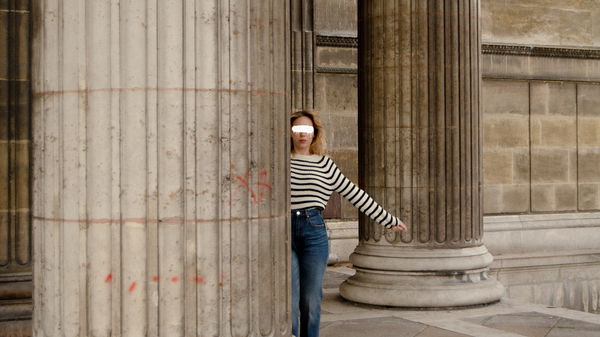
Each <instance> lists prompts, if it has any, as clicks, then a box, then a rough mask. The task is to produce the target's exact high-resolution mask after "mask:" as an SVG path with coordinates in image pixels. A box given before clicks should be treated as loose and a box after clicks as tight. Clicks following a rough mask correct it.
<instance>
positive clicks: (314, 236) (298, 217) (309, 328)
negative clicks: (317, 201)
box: [292, 208, 329, 337]
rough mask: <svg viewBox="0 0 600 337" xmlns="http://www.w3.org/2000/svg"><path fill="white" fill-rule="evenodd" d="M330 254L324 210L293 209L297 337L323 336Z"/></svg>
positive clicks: (293, 267)
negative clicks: (323, 311)
mask: <svg viewBox="0 0 600 337" xmlns="http://www.w3.org/2000/svg"><path fill="white" fill-rule="evenodd" d="M328 256H329V247H328V242H327V230H326V228H325V222H324V221H323V217H322V216H321V212H320V209H318V208H311V209H306V210H299V211H298V210H293V211H292V333H293V334H294V336H296V337H318V336H319V324H320V322H321V300H322V299H323V290H322V287H323V275H324V274H325V268H326V267H327V258H328ZM298 321H299V322H298ZM298 328H300V335H299V334H298Z"/></svg>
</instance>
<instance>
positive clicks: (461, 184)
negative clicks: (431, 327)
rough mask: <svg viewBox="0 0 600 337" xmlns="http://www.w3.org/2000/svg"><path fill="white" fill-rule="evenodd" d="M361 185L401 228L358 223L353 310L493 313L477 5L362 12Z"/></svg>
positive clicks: (377, 2)
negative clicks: (475, 308)
mask: <svg viewBox="0 0 600 337" xmlns="http://www.w3.org/2000/svg"><path fill="white" fill-rule="evenodd" d="M358 13H359V45H360V51H359V69H360V72H359V77H360V78H359V83H360V84H359V85H360V87H359V137H360V141H359V144H360V149H359V157H360V165H359V173H360V178H359V179H360V183H361V184H362V186H363V187H364V188H365V189H366V190H367V191H368V192H369V193H370V194H371V195H373V196H374V197H375V199H376V200H381V201H383V204H384V205H385V207H386V208H388V209H390V210H392V212H393V213H395V214H397V215H398V216H400V217H401V218H402V219H403V220H404V221H405V222H406V224H407V225H408V230H407V231H406V232H403V233H395V232H391V231H388V232H384V231H383V230H382V227H381V226H380V225H378V224H376V223H373V221H371V220H370V219H368V218H366V217H364V216H361V218H360V243H359V245H358V247H357V248H356V250H355V252H354V253H353V254H352V256H351V261H352V263H353V265H354V267H355V268H356V275H355V276H353V277H351V278H350V279H348V280H347V281H346V282H345V283H344V284H342V286H341V289H340V293H341V295H342V296H343V297H344V298H346V299H349V300H352V301H357V302H362V303H370V304H378V305H392V306H406V307H448V306H461V305H474V304H482V303H489V302H493V301H496V300H498V299H499V298H500V297H501V296H502V292H503V290H502V287H501V285H500V284H499V283H498V282H497V281H495V280H493V279H490V278H489V277H488V276H487V267H488V266H489V264H490V263H491V262H492V256H491V255H490V254H489V253H488V251H487V249H486V248H485V246H484V245H483V242H482V234H483V230H482V213H481V198H480V195H481V156H480V153H481V150H480V118H479V1H478V0H435V1H425V0H411V1H385V0H374V1H359V11H358Z"/></svg>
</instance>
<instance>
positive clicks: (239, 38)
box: [32, 1, 292, 337]
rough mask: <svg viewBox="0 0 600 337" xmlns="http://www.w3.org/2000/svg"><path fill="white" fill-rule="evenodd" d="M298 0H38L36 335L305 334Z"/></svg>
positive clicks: (35, 69)
mask: <svg viewBox="0 0 600 337" xmlns="http://www.w3.org/2000/svg"><path fill="white" fill-rule="evenodd" d="M288 5H289V2H282V1H251V2H248V1H229V2H227V5H226V6H220V5H215V3H212V2H206V1H200V2H196V3H192V2H185V1H158V2H154V3H146V2H142V1H124V2H120V3H119V4H118V6H116V4H114V3H111V2H109V1H93V2H88V3H85V6H84V7H81V6H83V4H82V3H78V4H75V3H73V4H69V5H68V6H67V5H64V6H62V5H59V4H58V3H57V2H56V1H42V2H40V3H39V4H38V6H39V7H38V8H39V11H36V15H37V16H36V19H37V20H38V21H36V22H37V23H38V24H36V25H35V26H36V27H37V29H39V31H37V32H36V34H35V39H34V41H33V42H32V43H33V50H35V51H36V54H35V56H34V59H33V73H34V76H33V79H34V95H33V98H34V101H33V103H34V104H33V105H34V106H33V114H34V119H33V121H34V132H33V135H34V142H33V144H34V156H33V157H34V161H33V162H34V165H35V166H34V168H33V171H34V172H35V174H34V175H33V176H34V187H33V191H34V196H35V200H34V203H33V205H34V210H33V219H34V220H33V223H34V235H35V240H34V244H35V246H34V256H35V260H36V262H38V263H36V264H35V265H34V268H35V270H34V277H35V280H34V282H35V283H34V284H35V289H34V290H35V292H34V303H35V305H34V322H33V326H34V331H33V332H34V335H35V336H39V337H48V336H79V337H85V336H169V337H183V336H199V335H203V336H224V337H226V336H290V335H291V332H290V325H291V324H290V323H291V319H290V311H291V305H290V295H289V294H290V292H291V290H290V282H289V273H288V272H289V270H290V265H289V262H290V260H291V259H290V247H289V240H288V238H289V237H290V235H289V234H290V214H289V207H290V200H289V186H290V185H289V140H288V139H289V138H288V137H289V119H288V117H289V116H288V113H289V111H290V110H291V107H292V104H291V101H290V98H291V97H290V95H289V93H290V92H291V90H290V73H289V71H290V69H291V66H290V59H289V58H290V49H289V46H288V45H287V44H288V43H289V41H290V26H291V25H290V21H289V16H290V8H289V7H288ZM82 27H86V29H81V28H82ZM224 27H225V29H224ZM59 64H60V65H61V66H60V67H59V66H58V65H59Z"/></svg>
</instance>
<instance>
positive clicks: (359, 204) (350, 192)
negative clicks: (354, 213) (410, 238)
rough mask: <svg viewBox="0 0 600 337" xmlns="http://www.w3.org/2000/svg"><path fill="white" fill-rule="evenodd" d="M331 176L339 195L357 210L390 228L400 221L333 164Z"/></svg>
mask: <svg viewBox="0 0 600 337" xmlns="http://www.w3.org/2000/svg"><path fill="white" fill-rule="evenodd" d="M333 172H334V173H333V176H334V177H336V180H335V181H334V183H333V188H334V190H335V191H336V192H338V193H339V194H340V195H341V196H343V197H344V198H346V199H347V200H348V201H350V202H351V203H352V205H354V206H355V207H356V208H358V210H360V211H361V212H363V213H364V214H366V215H367V216H368V217H370V218H371V219H373V220H374V221H376V222H378V223H380V224H381V225H383V226H384V227H385V228H391V227H393V226H396V225H398V224H399V223H400V220H399V219H398V218H397V217H395V216H393V215H391V214H390V213H389V212H387V211H386V210H385V209H383V207H381V205H379V204H378V203H377V202H376V201H375V200H374V199H373V198H371V196H369V195H368V194H367V192H365V191H363V190H362V189H361V188H359V187H358V186H356V185H354V184H353V183H352V181H350V179H348V178H346V177H345V176H344V174H343V173H342V171H340V169H339V168H338V167H337V166H336V165H335V164H333Z"/></svg>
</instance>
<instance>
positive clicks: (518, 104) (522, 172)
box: [482, 79, 600, 214]
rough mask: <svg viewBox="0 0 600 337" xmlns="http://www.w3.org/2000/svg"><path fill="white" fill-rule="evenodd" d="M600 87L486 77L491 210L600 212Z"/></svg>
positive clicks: (487, 179)
mask: <svg viewBox="0 0 600 337" xmlns="http://www.w3.org/2000/svg"><path fill="white" fill-rule="evenodd" d="M598 97H600V85H598V84H594V83H578V82H575V81H536V80H528V81H522V80H518V79H514V80H511V79H508V80H507V79H486V80H484V81H483V83H482V114H483V153H484V157H483V172H484V212H485V213H486V214H501V213H502V214H507V213H535V212H565V211H570V212H576V211H592V210H600V193H599V184H598V183H599V182H600V169H599V168H600V110H599V109H600V105H599V104H598V103H600V102H599V98H598Z"/></svg>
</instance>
